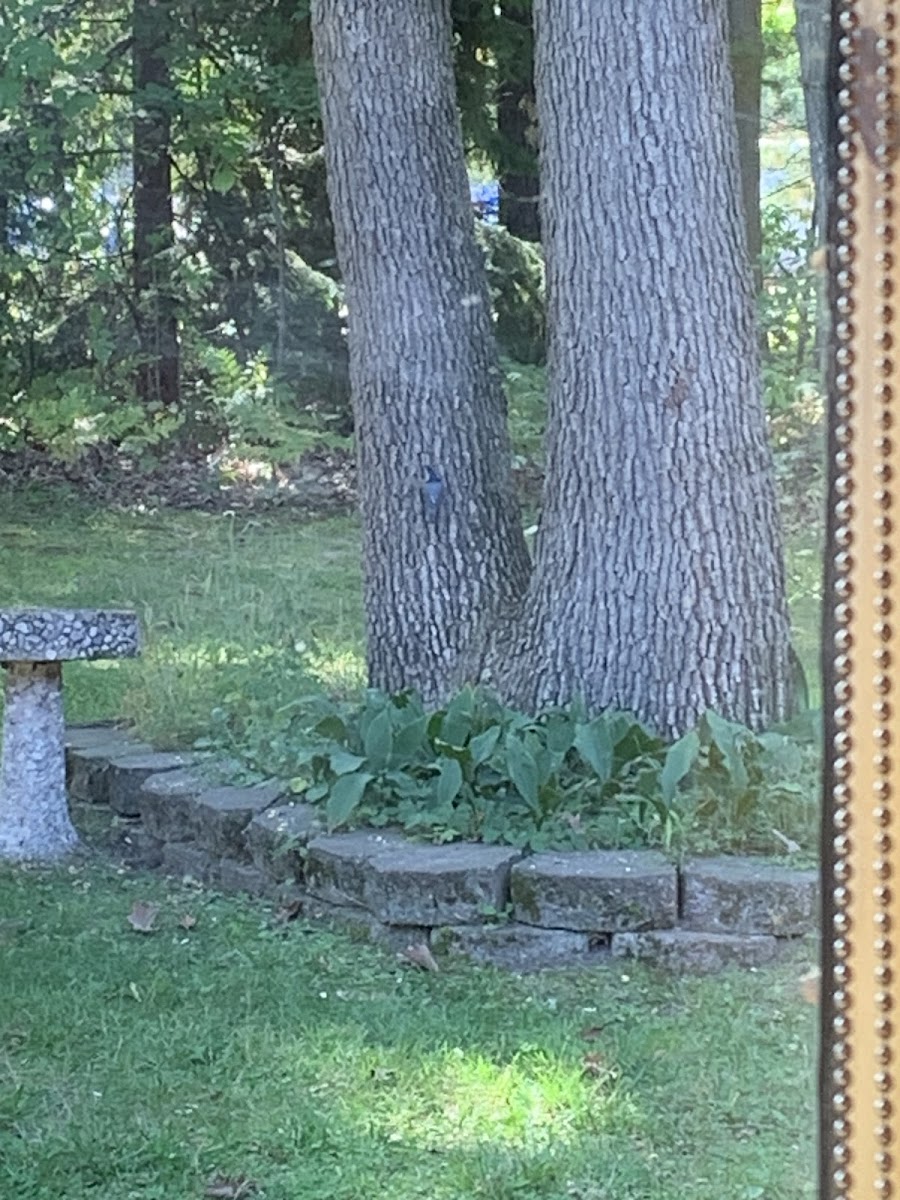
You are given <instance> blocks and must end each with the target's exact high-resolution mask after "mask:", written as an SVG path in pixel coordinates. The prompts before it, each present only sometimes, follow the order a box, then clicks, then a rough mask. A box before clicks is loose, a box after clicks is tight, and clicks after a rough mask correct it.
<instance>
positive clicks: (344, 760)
mask: <svg viewBox="0 0 900 1200" xmlns="http://www.w3.org/2000/svg"><path fill="white" fill-rule="evenodd" d="M365 761H366V760H365V759H364V758H362V757H361V756H360V755H359V754H351V753H350V751H349V750H335V752H334V754H331V755H329V758H328V765H329V766H330V767H331V769H332V771H334V773H335V775H349V774H350V772H351V771H358V770H359V768H360V767H361V766H362V765H363V763H364V762H365Z"/></svg>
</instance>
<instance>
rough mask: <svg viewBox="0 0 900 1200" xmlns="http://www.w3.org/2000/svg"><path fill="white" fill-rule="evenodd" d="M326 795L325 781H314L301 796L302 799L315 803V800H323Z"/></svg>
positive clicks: (326, 786) (326, 785)
mask: <svg viewBox="0 0 900 1200" xmlns="http://www.w3.org/2000/svg"><path fill="white" fill-rule="evenodd" d="M327 795H328V784H327V783H314V784H313V786H312V787H311V788H309V789H308V790H307V792H306V794H305V796H304V797H303V798H304V800H309V802H310V803H311V804H315V802H316V801H317V800H324V799H325V797H326V796H327Z"/></svg>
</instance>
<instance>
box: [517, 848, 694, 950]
mask: <svg viewBox="0 0 900 1200" xmlns="http://www.w3.org/2000/svg"><path fill="white" fill-rule="evenodd" d="M510 893H511V896H512V902H513V916H514V917H515V919H516V920H517V921H523V922H524V923H525V924H526V925H540V926H542V927H545V928H548V929H573V930H578V931H580V930H583V931H584V932H586V933H615V932H621V931H623V930H633V929H654V928H658V929H665V928H669V927H670V926H673V925H674V924H675V922H676V920H677V918H678V881H677V873H676V870H675V868H674V866H673V865H672V864H671V863H670V862H669V861H668V860H667V859H666V858H665V857H664V855H662V854H658V853H656V852H655V851H652V850H577V851H572V852H570V853H565V854H554V853H547V854H535V855H534V856H533V857H531V858H527V859H525V860H524V861H523V862H520V863H516V865H515V866H514V867H513V869H512V873H511V875H510Z"/></svg>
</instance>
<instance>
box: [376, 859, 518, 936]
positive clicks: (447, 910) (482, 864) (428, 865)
mask: <svg viewBox="0 0 900 1200" xmlns="http://www.w3.org/2000/svg"><path fill="white" fill-rule="evenodd" d="M520 858H521V852H520V851H518V850H513V849H511V848H510V847H508V846H483V845H478V844H473V843H466V842H455V843H453V844H451V845H447V846H428V845H419V844H412V843H411V844H408V845H406V846H403V847H401V848H398V849H394V850H389V851H386V852H385V853H384V854H378V855H376V856H374V857H372V858H370V859H369V860H368V861H367V862H366V863H365V864H364V866H363V869H362V874H363V876H364V886H363V903H364V904H365V906H366V908H368V909H369V911H370V912H371V913H373V914H374V915H375V916H376V917H377V918H378V919H379V920H380V921H384V922H386V923H387V924H389V925H422V926H432V925H468V924H472V923H480V922H482V921H483V920H484V917H485V913H486V911H494V912H498V911H500V910H501V909H503V908H504V906H505V905H506V903H507V897H508V885H509V871H510V867H511V866H512V865H513V863H514V862H517V861H518V859H520Z"/></svg>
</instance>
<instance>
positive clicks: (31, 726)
mask: <svg viewBox="0 0 900 1200" xmlns="http://www.w3.org/2000/svg"><path fill="white" fill-rule="evenodd" d="M4 704H5V707H4V712H3V761H2V765H0V859H6V860H7V861H13V862H24V861H28V860H32V859H33V860H40V861H42V862H47V861H50V860H53V859H57V858H61V857H62V856H63V855H65V854H67V853H68V852H69V851H70V850H72V849H73V848H74V846H75V845H76V844H77V842H78V836H77V834H76V833H75V830H74V828H73V826H72V822H71V821H70V819H69V806H68V801H67V799H66V761H65V749H64V743H65V726H64V723H63V709H62V666H61V664H60V663H58V662H55V663H33V662H8V663H6V691H5V699H4Z"/></svg>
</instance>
